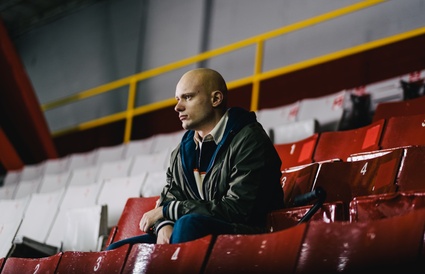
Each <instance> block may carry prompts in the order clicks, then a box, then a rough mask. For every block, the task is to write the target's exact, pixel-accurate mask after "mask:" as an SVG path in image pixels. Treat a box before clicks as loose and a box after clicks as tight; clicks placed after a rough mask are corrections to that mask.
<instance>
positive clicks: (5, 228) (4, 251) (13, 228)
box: [0, 221, 21, 258]
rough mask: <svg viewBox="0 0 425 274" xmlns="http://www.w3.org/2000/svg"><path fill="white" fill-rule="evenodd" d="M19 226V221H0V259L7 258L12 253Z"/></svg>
mask: <svg viewBox="0 0 425 274" xmlns="http://www.w3.org/2000/svg"><path fill="white" fill-rule="evenodd" d="M20 224H21V222H20V221H9V222H2V221H0V243H1V244H0V258H6V257H8V256H9V255H10V253H11V252H12V251H13V249H14V240H15V236H16V232H17V231H18V229H19V225H20Z"/></svg>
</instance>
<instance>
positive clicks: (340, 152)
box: [313, 120, 385, 162]
mask: <svg viewBox="0 0 425 274" xmlns="http://www.w3.org/2000/svg"><path fill="white" fill-rule="evenodd" d="M384 122H385V121H384V120H380V121H377V122H375V123H373V124H370V125H367V126H364V127H360V128H357V129H350V130H340V131H329V132H322V133H321V134H320V136H319V140H318V141H317V145H316V150H315V151H314V155H313V161H314V162H323V161H331V160H341V161H346V160H347V158H348V157H349V156H350V155H351V154H353V153H359V152H365V151H373V150H378V149H380V147H379V141H380V138H381V134H382V130H383V128H384Z"/></svg>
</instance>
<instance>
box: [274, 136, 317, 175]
mask: <svg viewBox="0 0 425 274" xmlns="http://www.w3.org/2000/svg"><path fill="white" fill-rule="evenodd" d="M318 138H319V134H318V133H316V134H314V135H312V136H310V137H307V138H305V139H302V140H299V141H297V142H293V143H284V144H274V147H275V148H276V151H277V153H278V154H279V157H280V160H281V161H282V165H281V170H285V169H287V168H291V167H297V166H302V165H306V164H311V163H313V154H314V150H315V148H316V144H317V140H318Z"/></svg>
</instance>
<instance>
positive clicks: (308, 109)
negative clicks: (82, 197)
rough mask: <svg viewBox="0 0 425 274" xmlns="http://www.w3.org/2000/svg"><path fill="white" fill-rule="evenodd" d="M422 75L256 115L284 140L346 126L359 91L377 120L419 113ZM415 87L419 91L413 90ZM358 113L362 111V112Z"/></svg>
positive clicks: (109, 157) (15, 176)
mask: <svg viewBox="0 0 425 274" xmlns="http://www.w3.org/2000/svg"><path fill="white" fill-rule="evenodd" d="M423 78H425V70H424V71H416V72H412V73H409V74H406V75H402V76H399V77H395V78H392V79H388V80H385V81H382V82H378V83H374V84H370V85H367V86H365V87H359V88H355V89H351V90H343V91H340V92H336V93H333V94H330V95H326V96H322V97H318V98H305V99H303V100H300V101H297V102H295V103H292V104H289V105H284V106H281V107H276V108H270V109H261V110H258V111H257V118H258V121H259V122H260V123H262V125H263V126H264V127H265V129H266V130H267V131H268V132H269V135H270V137H271V138H272V140H273V141H274V143H276V144H281V143H291V142H295V141H299V140H302V139H304V138H307V137H310V136H311V135H313V134H314V133H318V132H325V131H338V130H340V129H341V128H342V127H344V126H343V125H342V124H344V123H346V122H344V119H345V120H346V119H347V117H351V116H353V115H354V114H353V113H355V112H358V111H359V110H358V106H356V100H355V99H354V98H356V97H355V96H360V97H362V96H365V95H369V96H370V97H372V98H373V99H372V101H373V102H374V103H373V104H371V105H370V106H368V108H367V109H366V112H367V113H368V114H369V113H374V116H373V120H374V121H378V120H379V119H381V118H388V115H391V111H388V110H385V108H386V109H395V108H399V109H400V110H399V111H407V112H408V113H411V114H419V113H421V107H422V101H418V102H417V103H414V102H415V101H411V103H407V105H408V106H407V107H405V106H404V105H406V104H404V101H406V99H412V98H417V97H421V96H422V95H423V93H424V88H423V86H424V80H423ZM412 89H413V90H414V92H412V91H411V90H412ZM382 102H393V103H392V104H381V105H385V106H379V107H378V104H379V103H382ZM399 102H403V104H402V105H403V106H400V107H398V105H399V104H398V103H399ZM409 102H410V101H409ZM375 112H376V113H375ZM384 113H387V114H384ZM356 115H357V116H358V114H356ZM357 118H358V117H356V119H357ZM357 120H358V119H357ZM329 125H331V126H329ZM356 128H358V127H356ZM182 134H183V131H178V132H173V133H168V134H158V135H155V136H152V137H151V138H147V139H143V140H134V141H131V142H129V143H126V144H120V145H116V146H112V147H100V148H98V149H95V150H93V151H89V152H86V153H75V154H72V155H68V156H66V157H63V158H60V159H49V160H46V161H44V162H42V163H39V164H35V165H26V166H25V167H24V168H23V169H22V170H16V171H9V172H8V173H7V174H6V176H5V178H4V182H3V185H10V184H14V183H17V182H19V181H28V180H34V179H38V178H40V177H42V176H43V175H50V174H58V173H65V172H68V171H72V170H74V169H76V168H81V167H88V166H93V165H100V164H102V163H106V162H110V161H117V160H121V159H128V158H131V157H133V156H136V155H139V154H150V153H157V152H160V151H163V150H164V149H165V148H174V147H175V146H176V145H177V144H178V142H179V141H180V139H181V136H182ZM0 198H1V197H0Z"/></svg>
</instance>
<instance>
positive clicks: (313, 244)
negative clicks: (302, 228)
mask: <svg viewBox="0 0 425 274" xmlns="http://www.w3.org/2000/svg"><path fill="white" fill-rule="evenodd" d="M424 226H425V209H422V210H416V211H413V212H411V213H409V214H406V215H402V216H396V217H392V218H386V219H381V220H374V221H370V222H358V223H350V222H335V223H329V224H328V223H323V222H310V223H308V228H307V231H306V234H305V238H304V240H303V248H302V249H301V252H300V253H299V257H298V262H297V265H296V268H295V273H423V272H422V271H423V261H422V262H420V260H421V257H420V256H421V254H420V253H421V249H422V244H423V237H424ZM282 254H285V253H282ZM421 263H422V265H421ZM418 267H421V268H422V271H420V270H418Z"/></svg>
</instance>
